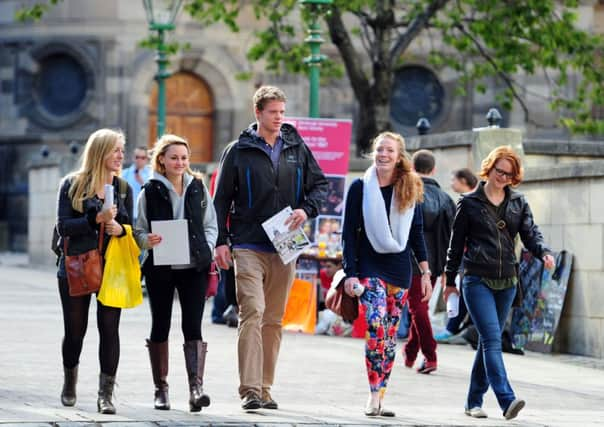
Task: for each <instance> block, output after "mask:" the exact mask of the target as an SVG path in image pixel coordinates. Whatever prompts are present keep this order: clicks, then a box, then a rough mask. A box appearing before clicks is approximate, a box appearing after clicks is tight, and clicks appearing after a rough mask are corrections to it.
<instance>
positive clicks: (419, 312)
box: [402, 150, 455, 374]
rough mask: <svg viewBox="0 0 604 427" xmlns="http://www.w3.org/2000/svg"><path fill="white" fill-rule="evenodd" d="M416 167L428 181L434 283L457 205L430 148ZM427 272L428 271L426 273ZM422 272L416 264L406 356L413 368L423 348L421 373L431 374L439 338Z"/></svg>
mask: <svg viewBox="0 0 604 427" xmlns="http://www.w3.org/2000/svg"><path fill="white" fill-rule="evenodd" d="M412 161H413V168H414V169H415V172H416V173H417V174H418V175H419V176H420V177H421V179H422V182H423V183H424V202H423V203H422V204H421V207H422V214H423V223H424V239H425V241H426V247H427V249H428V264H429V265H430V267H432V268H433V269H434V272H433V273H432V279H431V281H432V286H434V284H435V283H436V278H437V277H438V276H440V275H441V274H442V273H443V271H444V268H445V262H446V259H447V248H448V246H449V238H450V237H451V224H452V223H453V217H454V216H455V204H454V203H453V200H451V197H449V195H448V194H447V193H445V192H444V191H443V190H442V189H441V188H440V185H438V182H436V180H435V179H434V178H433V177H434V174H435V173H436V159H435V158H434V154H432V152H431V151H428V150H418V151H416V152H415V153H414V154H413V157H412ZM424 274H425V272H424ZM421 281H422V273H421V272H420V271H419V268H418V266H417V264H416V263H413V278H412V281H411V287H410V288H409V291H408V293H407V304H408V306H409V313H410V315H411V324H410V326H409V339H408V340H407V343H406V344H405V345H404V346H403V350H402V351H403V358H404V363H405V366H406V367H407V368H412V367H413V365H414V363H415V359H416V358H417V353H418V351H419V349H420V348H421V350H422V353H423V355H424V357H423V360H422V362H421V364H420V366H419V367H418V368H417V372H419V373H420V374H429V373H430V372H433V371H435V370H436V367H437V361H436V341H435V340H434V337H433V336H432V325H431V324H430V315H429V314H428V301H422V298H423V294H422V285H421Z"/></svg>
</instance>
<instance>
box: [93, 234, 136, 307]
mask: <svg viewBox="0 0 604 427" xmlns="http://www.w3.org/2000/svg"><path fill="white" fill-rule="evenodd" d="M123 227H124V228H125V229H126V235H125V236H124V237H120V238H115V237H114V238H111V239H110V240H109V245H108V246H107V251H106V252H105V268H104V269H103V282H102V283H101V290H100V291H99V294H98V296H97V299H98V300H99V301H100V302H102V303H103V304H104V305H106V306H108V307H118V308H132V307H136V306H137V305H139V304H140V303H142V302H143V290H142V288H141V268H140V265H139V262H138V256H139V255H140V249H139V248H138V245H137V244H136V241H135V240H134V237H133V236H132V227H131V226H129V225H124V226H123Z"/></svg>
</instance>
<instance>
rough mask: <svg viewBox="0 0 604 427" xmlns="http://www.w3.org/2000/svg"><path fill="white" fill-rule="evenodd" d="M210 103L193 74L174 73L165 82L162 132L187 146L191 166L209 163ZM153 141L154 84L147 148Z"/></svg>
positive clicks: (208, 94) (203, 85) (205, 88)
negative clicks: (164, 121)
mask: <svg viewBox="0 0 604 427" xmlns="http://www.w3.org/2000/svg"><path fill="white" fill-rule="evenodd" d="M213 115H214V100H213V97H212V92H211V91H210V88H209V87H208V85H207V84H206V82H204V81H203V80H202V79H201V78H199V77H197V76H196V75H194V74H191V73H186V72H178V73H175V74H173V75H172V76H171V77H170V78H168V79H166V133H173V134H175V135H178V136H182V137H183V138H185V139H186V140H187V141H189V144H190V145H191V163H203V162H211V161H212V160H213V156H212V146H213V141H214V134H213V123H212V121H213ZM156 139H157V85H156V84H154V85H153V90H152V92H151V100H150V104H149V146H150V147H151V146H153V144H154V143H155V140H156Z"/></svg>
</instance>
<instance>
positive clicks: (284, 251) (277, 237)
mask: <svg viewBox="0 0 604 427" xmlns="http://www.w3.org/2000/svg"><path fill="white" fill-rule="evenodd" d="M292 212H293V211H292V208H291V207H290V206H287V207H286V208H284V209H283V210H281V211H279V212H277V213H276V214H275V215H273V216H272V217H270V218H269V219H267V220H266V221H264V222H263V223H262V227H263V228H264V232H265V233H266V235H267V236H268V238H269V239H270V241H271V242H272V243H273V246H274V247H275V249H277V253H278V254H279V256H280V257H281V261H283V264H289V263H290V262H292V261H293V260H295V259H296V258H298V256H299V255H300V254H301V253H302V252H304V250H305V249H306V248H307V247H309V246H310V241H309V240H308V237H306V234H304V231H303V230H302V227H298V228H296V229H294V230H292V231H290V230H289V226H288V225H285V220H286V219H287V218H289V216H290V215H291V214H292Z"/></svg>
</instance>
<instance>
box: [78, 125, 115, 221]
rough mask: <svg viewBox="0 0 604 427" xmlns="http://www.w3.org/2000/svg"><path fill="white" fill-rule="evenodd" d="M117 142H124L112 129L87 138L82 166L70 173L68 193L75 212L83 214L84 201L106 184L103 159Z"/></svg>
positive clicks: (106, 173)
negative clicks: (71, 178) (70, 179)
mask: <svg viewBox="0 0 604 427" xmlns="http://www.w3.org/2000/svg"><path fill="white" fill-rule="evenodd" d="M119 141H125V138H124V134H123V133H122V132H121V131H117V130H112V129H99V130H97V131H95V132H93V133H92V134H91V135H90V136H89V137H88V141H86V146H85V147H84V152H83V153H82V157H81V160H80V161H81V164H82V165H81V166H80V169H78V170H77V171H75V172H73V173H72V175H71V176H72V177H73V181H72V183H71V186H70V187H69V193H68V195H69V198H70V199H71V206H72V207H73V208H74V209H75V210H76V211H78V212H84V200H85V199H87V198H90V197H92V196H93V195H94V194H95V193H96V191H97V189H98V188H101V187H102V186H103V184H104V183H105V182H107V178H108V176H107V175H108V174H109V173H110V172H108V171H107V169H106V168H105V159H106V158H107V156H109V155H110V154H111V153H112V152H113V149H114V148H115V145H116V144H117V143H118V142H119ZM120 172H121V170H120ZM118 175H119V173H118Z"/></svg>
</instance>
